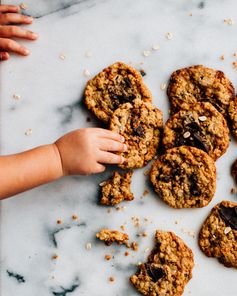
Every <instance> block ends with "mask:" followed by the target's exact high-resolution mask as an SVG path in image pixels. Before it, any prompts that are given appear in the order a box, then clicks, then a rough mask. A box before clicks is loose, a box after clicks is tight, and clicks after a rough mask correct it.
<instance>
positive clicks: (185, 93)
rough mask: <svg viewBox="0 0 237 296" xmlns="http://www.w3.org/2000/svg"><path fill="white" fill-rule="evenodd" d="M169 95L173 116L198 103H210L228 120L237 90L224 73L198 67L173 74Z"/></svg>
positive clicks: (168, 89)
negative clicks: (236, 90) (229, 109)
mask: <svg viewBox="0 0 237 296" xmlns="http://www.w3.org/2000/svg"><path fill="white" fill-rule="evenodd" d="M167 95H168V97H169V100H170V103H171V113H172V114H174V113H176V112H178V111H179V110H181V109H183V107H185V109H187V106H189V105H191V104H193V103H196V102H209V103H211V104H212V105H213V106H214V107H215V108H216V109H217V110H218V111H219V112H220V113H222V115H224V117H225V118H226V119H227V118H228V108H229V105H230V102H231V101H232V100H233V98H234V95H235V90H234V87H233V85H232V83H231V82H230V80H229V79H228V78H227V77H226V76H225V74H224V73H223V72H222V71H218V70H214V69H210V68H206V67H204V66H202V65H197V66H192V67H188V68H183V69H180V70H177V71H175V72H173V73H172V75H171V78H170V81H169V85H168V88H167Z"/></svg>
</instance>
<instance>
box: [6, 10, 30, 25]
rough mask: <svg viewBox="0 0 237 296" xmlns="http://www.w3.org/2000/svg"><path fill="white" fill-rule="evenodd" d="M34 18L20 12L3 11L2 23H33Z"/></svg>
mask: <svg viewBox="0 0 237 296" xmlns="http://www.w3.org/2000/svg"><path fill="white" fill-rule="evenodd" d="M32 22H33V18H32V17H31V16H26V15H23V14H20V13H2V14H0V24H1V25H8V24H31V23H32Z"/></svg>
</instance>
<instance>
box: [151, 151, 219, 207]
mask: <svg viewBox="0 0 237 296" xmlns="http://www.w3.org/2000/svg"><path fill="white" fill-rule="evenodd" d="M150 178H151V182H152V184H153V186H154V189H155V191H156V193H157V194H158V195H159V196H160V197H161V198H162V199H163V200H164V201H165V202H166V203H167V204H168V205H169V206H171V207H173V208H201V207H204V206H206V205H208V204H209V202H210V201H211V200H212V198H213V196H214V193H215V190H216V168H215V163H214V160H213V159H212V158H211V157H210V156H209V155H208V154H207V153H205V152H204V151H202V150H200V149H197V148H194V147H189V146H180V147H177V148H172V149H169V150H167V151H166V152H165V154H163V155H162V156H161V157H160V158H159V159H158V160H156V161H155V162H154V163H153V164H152V168H151V172H150Z"/></svg>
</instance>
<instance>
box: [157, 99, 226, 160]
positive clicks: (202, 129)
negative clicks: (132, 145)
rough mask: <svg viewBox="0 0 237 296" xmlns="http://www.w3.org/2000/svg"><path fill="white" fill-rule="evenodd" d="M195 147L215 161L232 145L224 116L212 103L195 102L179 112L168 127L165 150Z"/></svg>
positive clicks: (164, 134) (164, 138)
mask: <svg viewBox="0 0 237 296" xmlns="http://www.w3.org/2000/svg"><path fill="white" fill-rule="evenodd" d="M183 145H186V146H193V147H196V148H199V149H201V150H203V151H205V152H206V153H208V154H209V155H210V156H211V157H212V158H213V159H214V160H217V159H218V158H219V157H220V156H221V155H223V154H224V153H225V152H226V150H227V148H228V146H229V129H228V126H227V123H226V120H225V118H224V117H223V115H222V114H221V113H220V112H218V111H217V110H216V109H215V107H213V106H212V104H210V103H204V102H200V103H195V104H192V105H190V108H188V109H186V110H180V111H179V112H178V113H176V114H175V115H173V116H172V117H171V118H170V119H169V120H168V121H167V122H166V124H165V127H164V133H163V147H164V148H165V149H170V148H173V147H178V146H183Z"/></svg>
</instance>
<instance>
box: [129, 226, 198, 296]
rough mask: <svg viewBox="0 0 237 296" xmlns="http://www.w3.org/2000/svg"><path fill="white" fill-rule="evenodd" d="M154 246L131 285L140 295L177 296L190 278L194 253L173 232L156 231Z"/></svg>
mask: <svg viewBox="0 0 237 296" xmlns="http://www.w3.org/2000/svg"><path fill="white" fill-rule="evenodd" d="M155 240H156V245H155V247H154V249H153V250H152V252H151V254H150V255H149V257H148V260H147V262H146V263H142V264H140V265H139V267H138V271H137V273H136V274H135V275H132V276H131V277H130V281H131V283H132V284H133V285H134V286H135V288H136V289H137V290H138V291H139V292H140V293H141V294H143V295H147V296H161V295H164V296H180V295H182V294H183V291H184V287H185V285H186V284H187V282H188V281H189V280H190V279H191V278H192V269H193V266H194V259H193V252H192V250H191V249H190V248H189V247H187V246H186V244H185V243H184V242H183V241H182V240H181V239H180V238H179V237H178V236H176V235H175V234H174V233H173V232H165V231H156V235H155Z"/></svg>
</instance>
